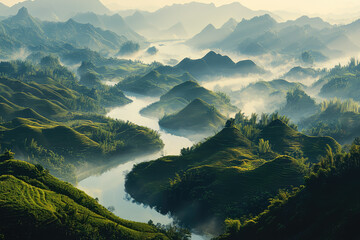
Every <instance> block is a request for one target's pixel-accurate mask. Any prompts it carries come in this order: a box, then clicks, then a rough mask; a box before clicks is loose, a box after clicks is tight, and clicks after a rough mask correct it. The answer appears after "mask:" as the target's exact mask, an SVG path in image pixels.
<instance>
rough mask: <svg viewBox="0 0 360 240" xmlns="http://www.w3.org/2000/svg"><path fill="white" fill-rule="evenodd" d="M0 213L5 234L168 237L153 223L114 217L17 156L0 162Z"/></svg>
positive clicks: (26, 236) (10, 236)
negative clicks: (15, 158) (152, 224)
mask: <svg viewBox="0 0 360 240" xmlns="http://www.w3.org/2000/svg"><path fill="white" fill-rule="evenodd" d="M0 212H1V215H0V223H1V226H0V232H1V234H3V236H4V237H5V239H34V238H37V239H45V238H46V239H48V238H52V239H139V240H140V239H168V238H167V237H166V236H165V235H164V234H162V233H160V231H159V230H158V229H156V228H155V227H153V226H150V225H147V224H143V223H136V222H131V221H127V220H123V219H121V218H118V217H116V216H115V215H113V214H112V213H111V212H109V211H108V210H106V209H105V208H104V207H102V206H101V205H99V204H98V203H97V201H96V200H95V199H93V198H91V197H89V196H87V195H86V194H85V193H84V192H82V191H80V190H78V189H76V188H74V187H73V186H72V185H70V184H67V183H64V182H61V181H59V180H57V179H56V178H54V177H52V176H51V175H50V174H49V173H48V172H46V171H45V170H43V168H41V167H39V166H34V165H32V164H29V163H25V162H23V161H17V160H8V161H5V162H1V163H0ZM19 229H21V231H19Z"/></svg>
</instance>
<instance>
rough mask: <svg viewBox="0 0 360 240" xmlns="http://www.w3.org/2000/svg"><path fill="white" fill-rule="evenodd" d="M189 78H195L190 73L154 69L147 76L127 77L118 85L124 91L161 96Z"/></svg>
mask: <svg viewBox="0 0 360 240" xmlns="http://www.w3.org/2000/svg"><path fill="white" fill-rule="evenodd" d="M189 80H193V78H192V77H191V76H190V75H188V74H184V75H180V76H170V75H166V74H161V73H159V72H158V71H155V70H154V71H151V72H149V73H148V74H146V75H145V76H134V77H129V78H126V79H124V80H123V81H121V82H120V83H118V84H117V85H116V86H117V87H118V88H120V89H121V90H123V91H129V92H134V93H138V94H142V95H146V96H160V95H162V94H164V93H166V92H167V91H169V90H170V89H171V88H172V87H174V86H176V85H178V84H180V83H183V82H185V81H189Z"/></svg>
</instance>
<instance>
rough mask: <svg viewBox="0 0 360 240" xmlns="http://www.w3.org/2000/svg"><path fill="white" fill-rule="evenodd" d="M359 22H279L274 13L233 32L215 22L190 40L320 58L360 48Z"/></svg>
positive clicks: (204, 44)
mask: <svg viewBox="0 0 360 240" xmlns="http://www.w3.org/2000/svg"><path fill="white" fill-rule="evenodd" d="M358 25H359V24H358V22H354V23H352V24H349V25H344V26H337V25H331V24H329V23H327V22H325V21H323V20H322V19H321V18H309V17H307V16H303V17H300V18H298V19H296V20H292V21H287V22H278V21H276V19H275V18H273V17H272V16H271V15H270V14H265V15H261V16H256V17H254V18H251V19H243V20H242V21H241V22H239V23H238V24H237V25H236V27H235V29H234V30H232V31H231V32H230V33H229V30H228V31H224V29H223V28H220V29H215V28H214V27H212V26H211V25H209V26H207V27H206V28H204V29H203V30H202V31H199V33H198V34H196V35H195V36H194V37H193V38H192V39H190V40H188V41H187V44H189V45H190V46H195V47H199V48H215V49H221V50H227V51H235V52H238V53H242V54H246V55H262V54H266V53H281V54H287V55H291V56H296V57H299V56H300V55H301V53H302V52H304V51H311V52H312V54H313V57H314V59H315V60H316V61H320V60H324V59H326V58H324V55H325V56H329V57H333V56H340V55H343V54H346V53H351V52H353V51H356V50H358V49H360V47H359V46H360V41H359V40H358V39H359V38H358V37H359V36H360V34H359V31H358V30H357V29H358V28H357V26H358Z"/></svg>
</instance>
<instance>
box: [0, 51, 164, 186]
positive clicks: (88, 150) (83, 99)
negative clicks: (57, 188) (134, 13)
mask: <svg viewBox="0 0 360 240" xmlns="http://www.w3.org/2000/svg"><path fill="white" fill-rule="evenodd" d="M0 74H1V77H0V110H1V111H0V117H1V122H0V144H1V146H2V147H4V148H5V147H6V148H11V149H15V150H16V151H17V152H18V154H19V156H20V157H21V158H22V159H25V160H27V159H29V161H31V162H32V163H36V164H42V165H43V166H44V167H46V168H47V169H49V170H50V171H51V173H53V174H54V175H56V176H57V177H59V178H61V179H65V180H67V181H70V182H72V183H75V182H76V175H77V174H78V171H77V169H78V168H79V167H81V168H83V167H84V166H85V167H86V166H89V165H95V166H100V165H105V164H109V163H111V159H112V158H113V157H115V156H117V155H120V154H132V153H136V152H139V150H141V152H142V153H143V152H144V151H158V150H160V149H161V148H162V147H163V143H162V142H161V140H160V138H159V135H158V133H156V132H154V131H152V130H150V129H147V128H144V127H139V126H136V125H134V124H131V123H126V122H121V121H115V120H111V119H108V118H105V117H103V116H101V115H96V114H94V112H96V113H105V107H109V106H115V105H116V106H119V105H123V104H126V103H129V102H130V100H129V99H127V98H126V97H125V95H124V94H123V93H122V92H121V91H120V90H119V89H118V88H116V87H107V86H104V85H102V84H99V85H98V86H96V89H95V88H93V89H89V88H87V87H85V86H83V85H80V84H79V83H78V80H77V79H76V77H75V75H74V74H73V73H71V72H70V71H69V70H68V69H66V68H65V67H63V66H61V65H60V62H59V59H58V58H56V57H53V56H46V57H43V58H41V60H40V62H39V64H38V65H34V64H31V63H30V62H22V61H15V62H1V63H0ZM105 159H108V160H105Z"/></svg>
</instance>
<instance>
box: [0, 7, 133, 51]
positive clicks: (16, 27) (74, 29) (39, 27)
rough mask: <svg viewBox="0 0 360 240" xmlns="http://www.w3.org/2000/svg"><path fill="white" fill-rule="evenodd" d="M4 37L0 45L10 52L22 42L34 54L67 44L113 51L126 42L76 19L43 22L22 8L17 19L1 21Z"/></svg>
mask: <svg viewBox="0 0 360 240" xmlns="http://www.w3.org/2000/svg"><path fill="white" fill-rule="evenodd" d="M1 25H2V30H3V33H4V34H3V35H0V40H2V41H4V42H6V43H7V44H4V45H3V46H1V47H2V48H3V49H4V52H5V53H6V52H9V49H8V48H9V44H8V43H9V42H15V43H17V42H18V43H19V45H20V46H21V47H23V48H28V49H29V50H35V51H39V50H41V51H46V50H48V51H51V49H53V50H55V49H56V50H58V49H59V46H61V45H64V43H67V44H72V45H74V46H75V47H79V48H90V49H93V50H96V51H103V52H104V51H105V52H114V51H116V50H117V49H119V48H120V46H121V45H122V44H123V43H124V42H126V41H127V38H126V37H124V36H119V35H117V34H116V33H114V32H111V31H104V30H102V29H100V28H95V27H94V26H92V25H90V24H80V23H78V22H75V21H74V20H73V19H70V20H68V21H67V22H43V21H40V20H39V19H36V18H34V17H32V16H31V15H30V14H29V12H28V10H27V9H26V8H21V9H20V10H19V11H18V13H17V14H16V15H15V16H12V17H9V18H7V19H5V20H3V21H1Z"/></svg>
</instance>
